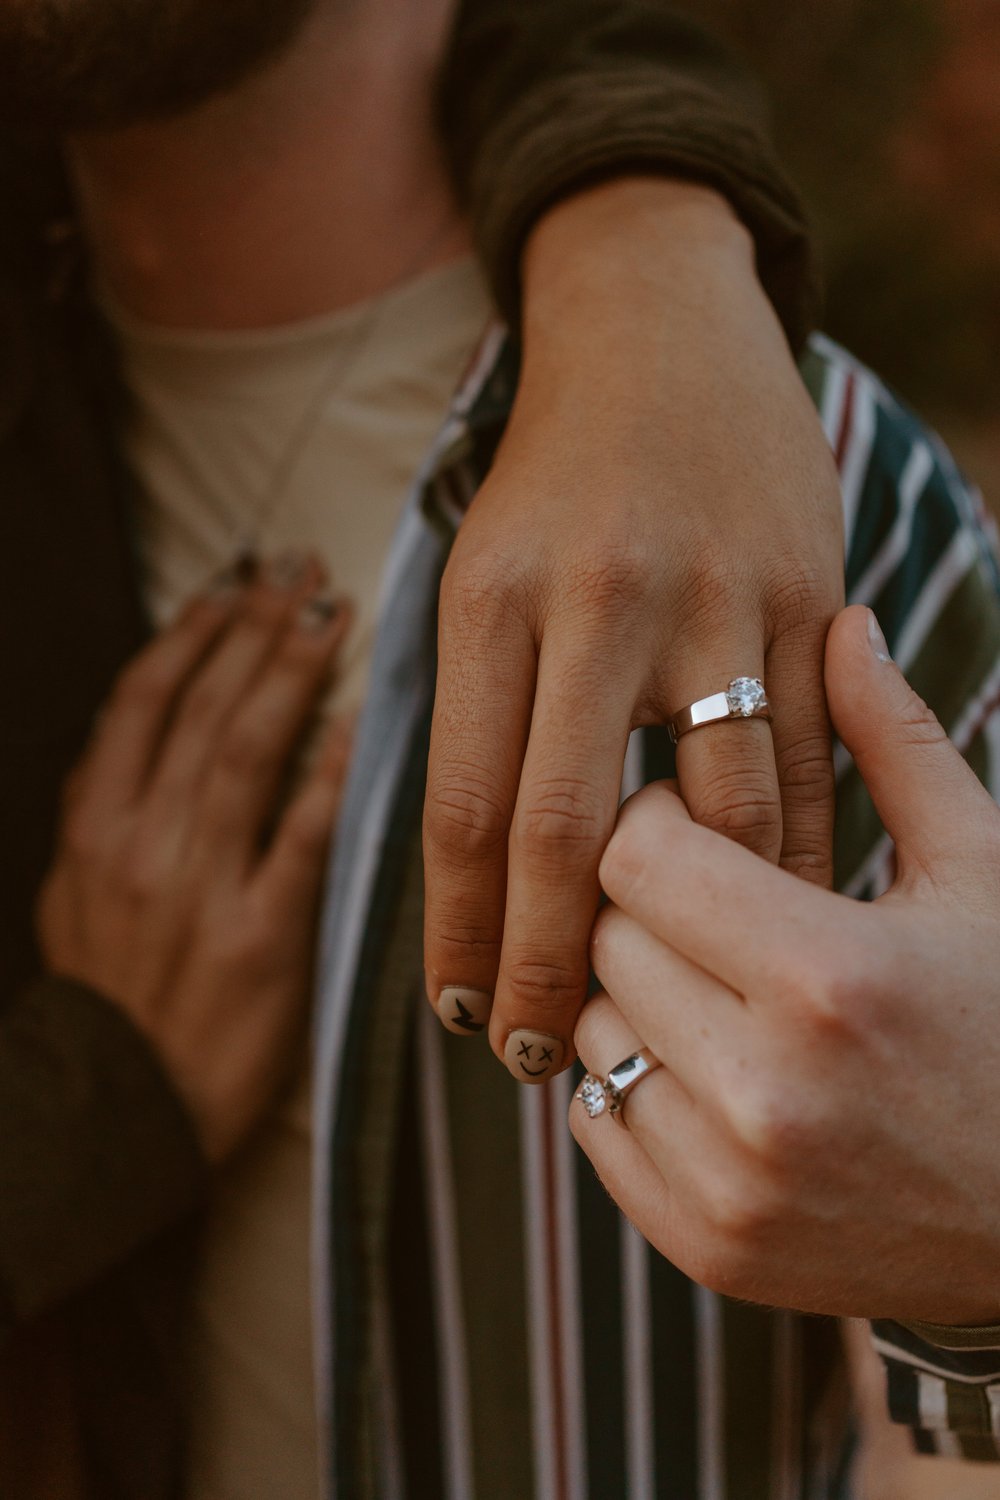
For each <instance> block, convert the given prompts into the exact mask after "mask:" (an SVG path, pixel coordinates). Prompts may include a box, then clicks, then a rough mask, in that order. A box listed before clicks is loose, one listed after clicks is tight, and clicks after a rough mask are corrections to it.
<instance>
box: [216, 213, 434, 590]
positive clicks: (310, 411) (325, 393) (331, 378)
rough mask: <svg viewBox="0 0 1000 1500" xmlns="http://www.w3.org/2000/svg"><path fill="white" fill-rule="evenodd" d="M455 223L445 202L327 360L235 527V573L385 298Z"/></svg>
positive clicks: (282, 496)
mask: <svg viewBox="0 0 1000 1500" xmlns="http://www.w3.org/2000/svg"><path fill="white" fill-rule="evenodd" d="M454 226H455V219H454V212H453V210H452V209H451V208H450V207H449V208H448V210H447V211H446V212H445V214H444V215H443V216H442V218H441V219H440V220H439V221H438V222H437V223H436V224H435V226H434V229H433V232H432V233H431V234H430V235H428V237H427V239H426V240H424V241H423V242H422V243H421V245H420V246H419V247H418V249H417V251H416V252H415V254H414V255H412V256H411V257H410V258H409V259H408V260H407V261H406V263H405V265H404V266H403V267H402V269H401V270H400V271H399V272H398V273H397V274H396V275H395V276H394V277H393V278H392V280H391V281H390V282H389V284H388V285H387V286H386V287H384V288H383V290H382V291H381V292H379V293H378V294H377V295H375V296H374V297H373V298H372V299H371V302H370V304H369V306H368V308H367V309H366V311H365V314H364V316H363V317H362V318H361V319H360V321H359V322H358V323H357V325H356V327H355V329H354V334H353V339H352V342H351V346H350V347H349V349H348V352H347V354H346V357H345V355H344V351H343V350H342V349H341V350H338V351H337V355H336V357H335V358H333V359H332V360H331V361H330V366H329V368H328V369H326V370H325V371H324V372H323V374H322V376H321V377H320V380H319V382H318V384H317V386H316V388H315V390H314V391H313V392H312V394H311V395H310V396H309V399H308V400H307V401H306V404H305V406H304V407H303V408H302V411H301V412H300V413H299V415H298V417H297V418H296V420H295V422H294V424H293V426H292V430H291V433H290V434H289V436H288V437H287V438H286V440H285V441H284V442H283V443H282V445H281V451H280V452H279V454H278V457H277V459H276V460H275V463H274V465H273V467H272V469H271V472H270V473H269V475H268V476H267V479H266V481H265V483H264V486H263V488H262V490H261V493H260V496H259V497H258V500H257V503H256V505H255V506H254V508H253V517H252V520H251V522H250V524H249V526H247V524H246V522H245V521H244V522H243V524H241V525H240V527H239V528H235V527H234V528H233V545H232V550H233V562H232V564H231V565H230V566H231V568H232V570H234V571H235V572H236V573H237V574H239V573H243V574H246V573H250V572H252V571H253V569H254V568H255V566H256V561H257V559H258V558H259V556H260V552H261V543H262V538H263V535H264V532H265V531H266V530H267V529H268V527H270V526H271V525H272V524H273V522H274V520H275V518H276V517H277V516H278V515H279V513H280V511H281V507H282V505H283V504H284V502H285V501H286V500H287V498H288V495H289V493H290V492H291V489H292V485H293V481H294V479H295V476H296V474H297V473H298V471H299V465H300V464H301V462H302V458H303V455H304V454H305V452H306V449H307V448H308V446H309V441H310V439H311V438H312V436H313V434H314V432H315V431H316V428H317V427H318V426H319V423H320V421H321V419H322V416H323V412H324V411H325V409H326V405H327V402H328V401H329V399H330V397H331V396H332V395H333V393H334V391H335V390H336V389H337V387H338V386H339V385H341V384H342V383H343V382H345V381H346V380H347V378H348V377H349V376H350V374H351V373H352V372H353V371H354V370H355V369H356V368H357V366H358V364H359V363H360V361H361V359H362V357H363V356H364V354H365V351H366V350H367V348H368V346H369V344H370V343H371V340H372V338H373V336H374V334H375V333H376V331H377V329H378V327H379V325H380V322H381V317H382V314H383V312H384V309H385V303H386V300H387V298H388V297H389V296H390V295H391V293H393V292H394V291H396V290H398V288H399V287H401V286H402V285H403V284H404V283H405V282H407V281H409V280H410V279H411V277H414V276H416V275H418V274H419V273H420V272H421V271H422V270H423V269H424V267H425V266H426V265H427V264H428V262H430V261H431V260H433V258H434V256H435V255H436V254H437V252H438V250H440V248H441V246H442V245H443V244H444V242H445V240H446V239H447V237H448V235H449V234H450V233H451V232H452V230H453V229H454Z"/></svg>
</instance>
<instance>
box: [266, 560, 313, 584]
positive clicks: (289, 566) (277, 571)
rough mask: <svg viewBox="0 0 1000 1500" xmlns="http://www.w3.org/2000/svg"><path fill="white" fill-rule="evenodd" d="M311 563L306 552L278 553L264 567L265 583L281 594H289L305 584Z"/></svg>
mask: <svg viewBox="0 0 1000 1500" xmlns="http://www.w3.org/2000/svg"><path fill="white" fill-rule="evenodd" d="M311 563H312V558H311V557H310V556H309V553H308V552H294V551H289V552H280V553H279V554H278V556H277V557H272V558H271V559H270V561H269V562H268V563H267V565H266V566H265V568H264V579H265V582H266V583H268V584H269V585H270V586H271V588H273V589H278V590H279V591H280V592H281V593H283V594H290V593H292V592H293V591H294V590H295V589H297V588H301V587H302V585H303V583H305V580H306V574H307V573H308V571H309V567H310V564H311Z"/></svg>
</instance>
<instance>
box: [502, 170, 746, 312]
mask: <svg viewBox="0 0 1000 1500" xmlns="http://www.w3.org/2000/svg"><path fill="white" fill-rule="evenodd" d="M685 275H690V276H691V277H697V278H699V279H702V280H704V279H706V278H708V277H712V278H719V279H721V278H722V277H723V276H725V277H727V278H729V277H731V278H735V279H736V281H737V282H738V283H750V282H755V281H756V275H755V270H754V247H753V240H752V239H751V237H750V235H749V233H748V232H747V230H746V229H745V228H744V227H743V225H742V223H741V222H740V220H739V219H738V218H737V217H736V214H735V213H734V212H733V210H732V208H731V207H730V205H729V203H728V202H727V200H726V199H725V198H723V197H722V196H721V195H720V194H718V193H716V192H714V191H713V190H712V189H711V188H707V187H703V186H702V185H701V184H699V183H688V182H682V181H676V180H673V179H669V178H658V177H626V178H621V179H618V180H616V181H614V182H609V183H602V184H601V185H600V186H598V187H594V188H590V189H588V190H586V191H585V192H580V193H577V194H575V195H574V196H573V197H571V198H567V199H565V200H563V201H562V202H560V203H558V204H556V205H555V207H553V208H552V209H551V210H550V211H549V212H548V213H547V214H546V215H545V216H544V217H543V218H542V219H540V220H539V222H538V224H537V225H536V226H535V228H534V229H533V230H532V232H531V234H530V235H529V237H528V240H527V242H526V244H525V249H524V256H523V261H522V277H523V283H524V292H525V324H526V330H525V331H526V333H527V332H528V331H529V330H530V329H531V327H532V325H533V324H537V323H538V322H540V321H541V319H542V316H543V315H544V314H545V313H546V312H547V311H548V310H549V308H550V306H551V304H552V303H553V302H554V301H555V300H558V301H559V302H560V303H566V302H568V301H570V300H571V299H573V298H575V297H576V296H578V295H580V293H581V292H590V293H596V292H599V293H600V294H601V295H602V296H607V295H608V294H609V293H615V294H617V295H619V296H621V297H623V298H627V299H628V300H634V298H635V296H636V294H637V293H638V294H639V295H641V294H642V293H643V292H644V291H645V292H646V293H647V294H648V291H649V289H650V288H658V287H666V286H669V285H672V284H674V282H675V280H676V278H677V277H678V276H681V277H684V276H685ZM646 311H647V315H648V300H647V303H646Z"/></svg>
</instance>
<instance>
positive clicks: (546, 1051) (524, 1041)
mask: <svg viewBox="0 0 1000 1500" xmlns="http://www.w3.org/2000/svg"><path fill="white" fill-rule="evenodd" d="M563 1052H564V1048H563V1044H562V1042H561V1041H560V1040H559V1038H558V1037H557V1036H546V1034H545V1032H544V1031H512V1032H511V1034H510V1036H509V1037H508V1038H507V1045H506V1047H504V1049H503V1060H504V1062H505V1063H506V1064H507V1070H508V1072H510V1073H512V1074H513V1075H514V1077H515V1078H516V1079H518V1081H519V1082H520V1083H544V1082H545V1080H546V1079H547V1078H552V1077H554V1075H555V1074H556V1073H558V1072H559V1069H560V1068H561V1067H562V1060H563Z"/></svg>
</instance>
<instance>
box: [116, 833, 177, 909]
mask: <svg viewBox="0 0 1000 1500" xmlns="http://www.w3.org/2000/svg"><path fill="white" fill-rule="evenodd" d="M166 883H167V881H166V871H165V869H164V866H163V862H162V860H161V859H160V858H159V857H158V856H157V854H156V853H155V852H154V851H152V850H149V849H143V848H138V849H134V850H132V851H131V852H130V853H129V854H128V855H127V857H126V858H125V859H123V861H122V863H121V866H120V868H119V870H118V878H117V881H116V884H117V885H118V887H119V889H120V890H121V893H122V895H123V896H124V898H125V900H126V901H127V902H128V903H129V904H130V905H132V906H140V907H145V906H150V905H152V904H153V903H155V902H157V901H158V900H159V899H160V897H161V896H162V893H163V889H164V886H165V884H166Z"/></svg>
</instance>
